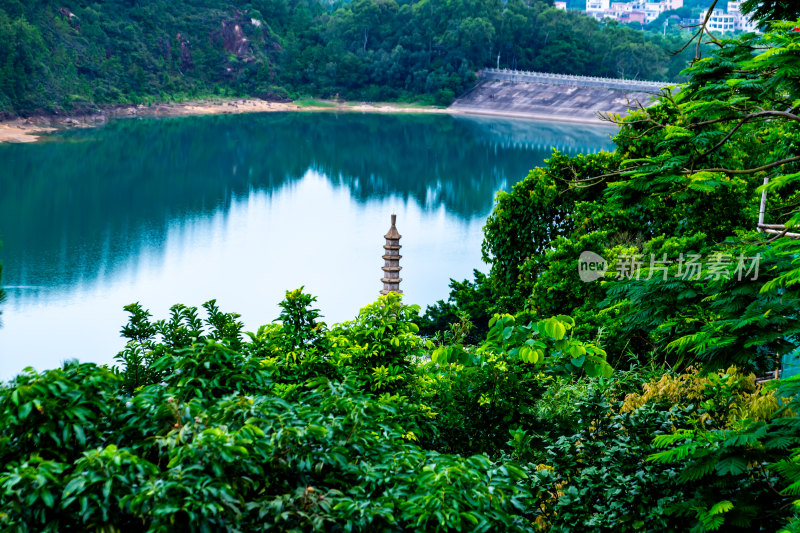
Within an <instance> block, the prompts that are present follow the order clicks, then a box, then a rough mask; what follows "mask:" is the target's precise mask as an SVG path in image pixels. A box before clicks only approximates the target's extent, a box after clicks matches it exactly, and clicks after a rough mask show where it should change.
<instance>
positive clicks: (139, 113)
mask: <svg viewBox="0 0 800 533" xmlns="http://www.w3.org/2000/svg"><path fill="white" fill-rule="evenodd" d="M320 102H325V101H322V100H320ZM325 104H326V105H321V106H313V105H310V106H301V105H297V104H295V103H284V102H267V101H265V100H256V99H230V100H199V101H193V102H183V103H176V104H156V105H152V106H144V105H139V106H111V107H108V108H105V109H101V110H99V111H96V112H94V113H87V114H80V115H72V116H58V115H53V116H36V117H30V118H26V119H22V118H20V119H14V120H7V121H0V143H3V142H11V143H27V142H36V141H38V140H39V137H40V135H41V134H43V133H47V132H51V131H55V130H57V129H64V128H75V127H78V128H87V127H94V126H97V125H101V124H104V123H105V122H107V121H108V119H109V118H118V117H184V116H195V115H232V114H242V113H271V112H287V111H292V112H320V111H334V112H340V111H347V112H361V113H435V114H451V115H473V114H477V115H493V116H503V117H510V118H521V119H529V120H550V121H554V122H580V123H584V124H598V123H600V121H599V120H594V121H592V120H586V119H577V120H576V119H575V118H573V117H564V116H559V115H530V114H524V113H522V114H513V113H512V114H501V113H492V112H482V111H475V110H459V109H449V108H436V107H420V106H412V105H404V104H394V103H374V104H373V103H366V102H363V103H360V104H355V103H342V102H325Z"/></svg>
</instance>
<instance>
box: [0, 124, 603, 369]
mask: <svg viewBox="0 0 800 533" xmlns="http://www.w3.org/2000/svg"><path fill="white" fill-rule="evenodd" d="M613 132H614V130H613V129H610V128H608V127H602V126H581V125H563V124H553V123H543V122H530V121H518V120H504V119H496V118H491V119H489V118H465V117H451V116H446V115H412V116H405V115H402V116H400V115H361V114H333V113H296V114H264V115H236V116H217V117H213V116H212V117H188V118H179V119H161V120H159V119H147V120H119V121H115V122H112V123H110V124H108V125H106V126H105V127H102V128H96V129H85V130H72V131H67V132H62V133H59V134H56V135H52V136H49V137H47V138H46V140H45V142H41V143H38V144H32V145H0V241H2V243H3V246H2V248H0V262H2V264H3V279H2V284H3V286H4V287H5V289H6V292H7V293H8V298H7V300H6V302H5V303H4V304H2V305H0V311H2V315H0V320H2V327H0V379H3V380H5V379H9V378H11V377H13V375H15V374H16V373H17V372H19V371H20V370H22V369H23V368H24V367H26V366H33V367H35V368H36V369H37V370H43V369H46V368H52V367H56V366H58V365H59V364H60V363H61V362H62V361H64V360H65V359H70V358H78V359H80V360H81V361H95V362H98V363H113V358H114V355H115V354H116V353H117V352H118V351H119V350H120V349H121V348H122V346H123V345H124V340H123V339H122V338H121V337H120V336H119V330H120V328H121V327H122V325H123V324H124V323H125V322H126V318H127V315H126V313H125V312H124V311H123V310H122V307H123V306H124V305H126V304H128V303H131V302H136V301H138V302H141V304H142V305H143V306H144V307H146V308H148V309H150V310H151V312H152V313H153V315H154V316H155V318H163V317H165V316H166V315H167V313H168V309H169V307H170V306H171V305H173V304H175V303H184V304H187V305H195V306H198V307H199V306H200V304H202V303H203V302H205V301H207V300H210V299H212V298H216V299H217V303H218V305H219V306H220V307H221V308H222V310H223V311H228V312H237V313H240V314H241V315H242V320H243V321H244V323H245V326H246V329H247V330H255V329H256V328H257V327H258V326H259V325H261V324H264V323H267V322H270V321H272V320H273V319H274V318H275V317H276V316H277V315H278V307H277V303H278V302H279V301H280V300H281V299H282V298H283V295H284V292H285V291H286V290H287V289H293V288H296V287H299V286H301V285H304V286H305V288H306V290H307V291H308V292H311V293H312V294H314V295H316V296H317V297H318V302H317V304H318V307H319V308H320V309H321V310H322V312H323V314H324V315H325V317H326V318H325V320H326V321H327V322H329V323H333V322H341V321H344V320H349V319H351V318H353V317H354V316H355V315H356V314H357V313H358V309H359V308H360V307H362V306H364V305H366V304H368V303H370V302H371V301H373V300H374V298H375V297H376V296H377V293H378V291H379V290H380V289H381V283H380V281H379V279H380V277H381V276H382V272H381V270H380V267H381V265H382V259H381V255H382V254H383V249H382V245H383V242H384V241H383V234H384V233H386V230H387V229H388V227H389V215H390V214H391V213H397V215H398V229H399V230H400V233H401V234H402V235H403V238H402V241H401V244H402V245H403V249H402V251H401V253H402V254H403V259H402V261H401V265H402V266H403V271H402V273H401V275H402V277H403V278H404V281H403V283H402V288H403V290H404V292H405V301H406V302H407V303H415V304H419V305H421V306H423V309H424V306H425V305H428V304H431V303H433V302H435V301H436V300H438V299H441V298H446V296H447V293H448V288H447V285H448V282H449V279H450V278H456V279H459V280H460V279H464V278H467V277H471V273H472V270H473V269H474V268H479V269H483V270H485V265H483V264H482V263H481V259H480V246H481V239H482V233H481V227H482V225H483V223H484V221H485V220H486V217H487V216H488V214H489V212H490V211H491V207H492V201H493V197H494V193H495V192H496V191H498V190H500V189H507V188H508V187H509V186H510V185H512V184H514V183H516V182H517V181H519V180H520V179H522V178H523V177H524V176H525V175H526V174H527V172H528V170H529V169H530V168H532V167H534V166H536V165H539V164H541V162H542V161H543V159H545V158H546V157H549V155H550V153H551V150H552V148H553V147H557V148H558V149H560V150H561V151H563V152H567V153H578V152H595V151H598V150H601V149H611V148H612V143H611V141H610V135H612V134H613Z"/></svg>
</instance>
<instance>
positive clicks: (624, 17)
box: [586, 0, 683, 24]
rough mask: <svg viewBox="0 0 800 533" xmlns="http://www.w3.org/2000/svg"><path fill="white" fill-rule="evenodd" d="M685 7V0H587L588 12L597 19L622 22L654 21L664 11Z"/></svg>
mask: <svg viewBox="0 0 800 533" xmlns="http://www.w3.org/2000/svg"><path fill="white" fill-rule="evenodd" d="M680 7H683V0H633V1H632V2H611V1H610V0H586V14H587V15H589V16H591V17H594V18H596V19H599V20H602V19H613V20H618V21H620V22H633V21H637V22H641V23H642V24H648V23H650V22H653V21H654V20H655V19H657V18H658V16H659V15H660V14H661V13H663V12H664V11H669V10H671V9H678V8H680Z"/></svg>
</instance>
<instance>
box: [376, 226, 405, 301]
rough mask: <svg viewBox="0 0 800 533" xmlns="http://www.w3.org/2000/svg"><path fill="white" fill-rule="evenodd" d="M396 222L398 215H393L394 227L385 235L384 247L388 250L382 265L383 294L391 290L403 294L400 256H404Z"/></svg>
mask: <svg viewBox="0 0 800 533" xmlns="http://www.w3.org/2000/svg"><path fill="white" fill-rule="evenodd" d="M395 222H397V215H392V227H391V228H389V233H387V234H386V235H384V237H386V244H384V245H383V249H384V250H385V251H386V252H385V254H384V256H383V261H384V264H383V266H382V267H381V270H383V277H382V278H381V281H382V282H383V290H382V291H381V294H389V293H390V292H396V293H398V294H403V291H401V290H400V282H401V281H403V278H401V277H400V270H401V269H402V268H403V267H401V266H400V258H401V257H403V256H402V255H400V248H402V246H400V237H401V235H400V234H399V233H397V227H396V226H395Z"/></svg>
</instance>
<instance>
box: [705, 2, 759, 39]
mask: <svg viewBox="0 0 800 533" xmlns="http://www.w3.org/2000/svg"><path fill="white" fill-rule="evenodd" d="M741 6H742V2H741V1H739V0H729V1H728V10H727V12H725V11H723V10H721V9H715V10H714V12H713V13H711V16H710V17H709V18H708V25H707V26H706V27H707V28H708V29H709V30H711V31H714V32H718V33H726V32H732V31H746V32H755V33H758V32H759V30H758V24H756V23H754V22H752V21H751V20H750V18H749V17H748V16H747V15H745V14H744V13H742V11H741ZM707 14H708V11H704V12H703V14H702V15H701V17H700V20H704V19H705V18H706V15H707Z"/></svg>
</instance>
